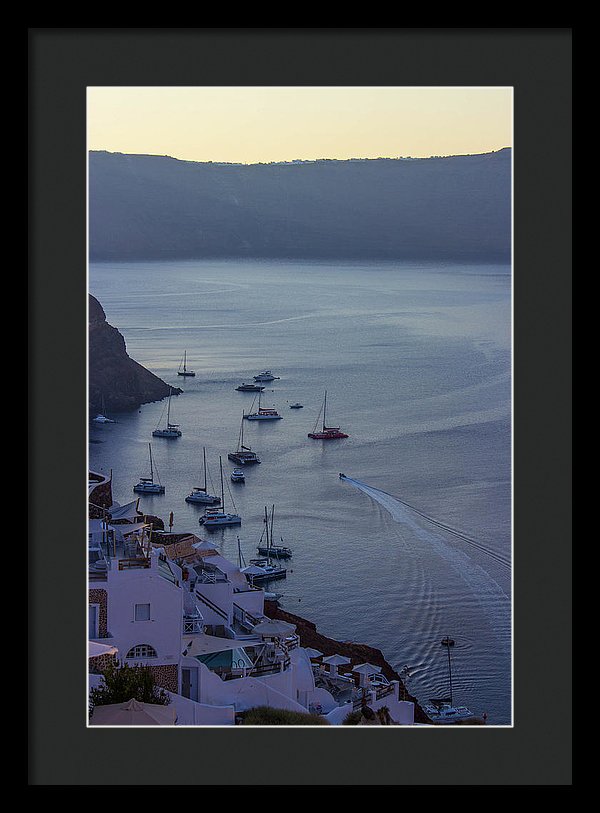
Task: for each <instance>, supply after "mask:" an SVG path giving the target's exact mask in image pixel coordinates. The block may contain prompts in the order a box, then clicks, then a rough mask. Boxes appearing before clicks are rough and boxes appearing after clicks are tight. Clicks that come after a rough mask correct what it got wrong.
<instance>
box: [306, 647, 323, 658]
mask: <svg viewBox="0 0 600 813" xmlns="http://www.w3.org/2000/svg"><path fill="white" fill-rule="evenodd" d="M304 651H305V652H306V654H307V655H308V657H309V658H320V657H321V655H322V654H323V653H322V652H319V650H318V649H313V648H312V647H310V646H305V647H304Z"/></svg>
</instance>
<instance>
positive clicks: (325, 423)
mask: <svg viewBox="0 0 600 813" xmlns="http://www.w3.org/2000/svg"><path fill="white" fill-rule="evenodd" d="M326 414H327V390H325V400H324V401H323V432H324V431H325V427H326V426H327V420H326V418H325V416H326Z"/></svg>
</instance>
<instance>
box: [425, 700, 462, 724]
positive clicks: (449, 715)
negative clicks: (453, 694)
mask: <svg viewBox="0 0 600 813" xmlns="http://www.w3.org/2000/svg"><path fill="white" fill-rule="evenodd" d="M422 709H423V711H424V712H425V714H426V715H427V716H428V717H429V719H430V720H431V722H432V723H434V724H435V725H451V724H452V723H456V722H458V721H460V722H463V721H465V720H472V719H474V718H475V715H474V714H473V712H472V711H471V709H468V708H467V707H466V706H453V705H452V704H451V703H450V702H449V700H448V699H445V698H444V699H440V698H431V699H430V701H429V703H423V705H422Z"/></svg>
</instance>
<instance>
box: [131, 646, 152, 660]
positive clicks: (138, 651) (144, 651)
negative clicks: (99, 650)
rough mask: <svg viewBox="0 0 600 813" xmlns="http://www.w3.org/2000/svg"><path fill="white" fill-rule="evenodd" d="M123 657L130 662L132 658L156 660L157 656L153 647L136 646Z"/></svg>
mask: <svg viewBox="0 0 600 813" xmlns="http://www.w3.org/2000/svg"><path fill="white" fill-rule="evenodd" d="M125 657H126V658H129V659H130V660H131V659H132V658H156V657H157V654H156V650H155V649H154V647H153V646H150V644H137V645H136V646H132V647H131V649H130V650H129V652H128V653H127V655H125Z"/></svg>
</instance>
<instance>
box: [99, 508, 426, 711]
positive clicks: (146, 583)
mask: <svg viewBox="0 0 600 813" xmlns="http://www.w3.org/2000/svg"><path fill="white" fill-rule="evenodd" d="M116 513H119V514H120V519H118V520H116V521H115V520H114V519H113V517H112V516H110V515H107V517H106V518H105V519H104V520H90V530H89V585H88V586H89V638H90V641H92V642H94V643H95V644H104V645H108V646H110V647H112V648H114V649H116V650H118V653H119V658H120V660H121V661H122V662H124V663H129V664H131V665H134V664H143V665H146V666H149V667H150V668H151V670H152V672H153V673H154V677H155V681H156V683H157V685H158V686H160V687H162V688H163V689H165V690H167V691H168V692H169V693H170V695H171V702H172V703H173V704H174V706H175V707H176V709H177V724H178V725H232V724H234V722H235V715H236V713H238V712H243V711H245V710H247V709H250V708H253V707H255V706H265V705H266V706H271V707H274V708H282V709H289V710H292V711H299V712H307V711H310V712H313V713H317V714H320V715H322V716H324V717H325V718H326V719H327V720H328V722H330V723H332V724H334V725H338V724H341V723H342V722H343V720H344V718H345V717H346V716H347V715H348V714H349V713H350V712H351V711H354V710H357V709H359V708H360V705H361V703H362V702H363V699H366V700H367V702H368V704H369V706H370V707H371V708H373V709H374V710H376V709H378V708H379V707H381V706H387V707H388V709H389V711H390V715H391V717H392V719H393V720H394V721H396V722H397V723H401V724H405V725H406V724H412V723H413V721H414V706H413V704H412V703H407V702H402V701H400V699H399V694H398V689H399V684H398V681H391V682H389V681H387V680H385V678H383V677H382V676H381V675H380V674H379V672H378V671H377V667H372V668H368V667H370V666H371V665H370V664H363V665H362V666H363V667H364V668H362V669H358V670H357V672H356V677H355V676H354V675H352V674H349V675H348V674H345V675H344V674H338V673H337V663H336V664H333V663H332V664H331V665H329V664H327V663H324V662H321V663H316V662H315V659H314V658H313V660H311V657H310V655H311V654H312V653H310V652H307V651H306V650H305V649H304V648H302V647H301V646H300V640H299V637H298V635H297V634H296V628H295V626H294V625H292V624H287V623H285V622H282V621H271V620H270V619H268V618H266V616H265V615H264V595H265V594H264V591H263V590H262V589H259V588H257V587H255V586H253V585H251V584H250V583H249V581H248V579H247V578H246V576H245V575H244V573H242V572H241V570H240V568H239V567H237V566H236V565H234V564H233V563H232V562H230V561H228V560H227V559H225V558H224V557H223V556H221V555H220V554H219V553H217V551H216V550H214V548H212V547H211V545H210V544H209V543H208V542H200V540H198V539H197V537H195V536H193V535H191V534H190V535H188V536H184V538H181V535H178V536H177V537H176V538H175V535H169V534H162V535H158V537H157V535H153V534H152V531H151V526H150V525H149V524H147V523H144V522H140V521H138V520H139V519H140V517H139V516H138V515H137V514H135V513H132V512H131V511H127V510H125V509H121V510H120V511H119V512H117V511H115V514H116ZM157 538H158V542H157V541H156V540H157ZM174 538H175V542H173V539H174ZM325 660H327V659H325ZM330 660H331V659H330ZM334 660H335V659H334ZM346 660H347V659H346ZM342 661H343V659H342ZM358 676H360V681H357V678H358ZM99 681H101V677H100V676H98V675H95V676H92V677H91V683H92V684H93V685H98V682H99Z"/></svg>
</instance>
